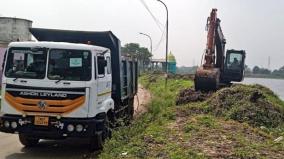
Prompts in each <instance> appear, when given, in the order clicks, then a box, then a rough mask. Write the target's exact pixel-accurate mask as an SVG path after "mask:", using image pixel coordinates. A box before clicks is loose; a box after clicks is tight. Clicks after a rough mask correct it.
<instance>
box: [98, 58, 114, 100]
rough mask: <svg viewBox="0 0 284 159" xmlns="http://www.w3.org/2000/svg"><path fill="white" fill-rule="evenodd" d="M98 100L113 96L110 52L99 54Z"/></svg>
mask: <svg viewBox="0 0 284 159" xmlns="http://www.w3.org/2000/svg"><path fill="white" fill-rule="evenodd" d="M97 68H98V69H97V79H98V82H97V84H98V86H97V89H98V102H102V101H104V100H105V99H106V98H108V97H110V96H111V59H110V54H104V55H98V56H97Z"/></svg>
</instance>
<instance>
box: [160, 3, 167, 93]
mask: <svg viewBox="0 0 284 159" xmlns="http://www.w3.org/2000/svg"><path fill="white" fill-rule="evenodd" d="M157 1H158V2H160V3H162V4H163V5H164V6H165V8H166V11H167V22H166V32H167V36H166V81H165V87H166V88H167V83H168V50H169V10H168V7H167V5H166V4H165V3H164V2H163V1H162V0H157Z"/></svg>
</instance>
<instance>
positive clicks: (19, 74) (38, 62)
mask: <svg viewBox="0 0 284 159" xmlns="http://www.w3.org/2000/svg"><path fill="white" fill-rule="evenodd" d="M46 52H47V51H46V49H39V48H38V49H31V48H10V49H9V52H8V57H7V64H6V69H5V70H6V71H5V76H6V77H10V78H28V79H43V78H44V77H45V70H46V57H47V53H46Z"/></svg>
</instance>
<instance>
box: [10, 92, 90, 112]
mask: <svg viewBox="0 0 284 159" xmlns="http://www.w3.org/2000/svg"><path fill="white" fill-rule="evenodd" d="M5 100H6V101H7V102H8V103H9V104H10V105H11V106H12V107H14V108H15V109H17V110H18V111H21V112H39V113H60V114H63V113H69V112H71V111H73V110H74V109H76V108H78V107H80V106H82V105H83V104H84V103H85V96H80V97H77V98H75V99H65V100H50V99H48V100H46V99H29V98H23V97H14V96H13V95H11V94H10V93H8V92H6V93H5Z"/></svg>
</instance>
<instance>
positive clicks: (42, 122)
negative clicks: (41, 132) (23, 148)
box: [34, 116, 49, 126]
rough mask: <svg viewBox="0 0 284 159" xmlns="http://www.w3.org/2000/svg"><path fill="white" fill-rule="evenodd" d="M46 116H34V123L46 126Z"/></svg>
mask: <svg viewBox="0 0 284 159" xmlns="http://www.w3.org/2000/svg"><path fill="white" fill-rule="evenodd" d="M48 120H49V118H48V117H41V116H35V122H34V124H35V125H40V126H48Z"/></svg>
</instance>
